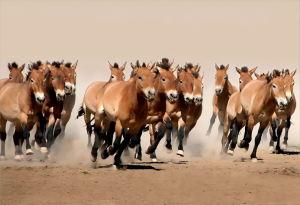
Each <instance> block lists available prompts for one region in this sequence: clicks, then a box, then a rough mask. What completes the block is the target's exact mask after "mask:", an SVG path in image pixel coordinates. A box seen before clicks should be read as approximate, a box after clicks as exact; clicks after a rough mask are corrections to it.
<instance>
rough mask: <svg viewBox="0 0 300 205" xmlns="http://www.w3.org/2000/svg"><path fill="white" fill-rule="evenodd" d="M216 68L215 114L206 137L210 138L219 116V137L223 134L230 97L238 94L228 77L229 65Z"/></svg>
mask: <svg viewBox="0 0 300 205" xmlns="http://www.w3.org/2000/svg"><path fill="white" fill-rule="evenodd" d="M215 68H216V70H217V73H216V74H215V86H216V87H215V94H214V96H213V114H212V116H211V119H210V125H209V128H208V130H207V133H206V136H210V133H211V129H212V126H213V124H214V123H215V119H216V117H217V116H218V118H219V121H220V125H219V128H218V137H219V136H220V135H221V134H220V133H221V132H222V125H224V119H225V112H226V107H227V103H228V100H229V98H230V96H231V95H232V94H233V93H235V92H237V91H238V89H237V88H236V87H235V86H233V85H232V84H231V83H230V82H229V79H228V75H227V73H226V71H227V70H228V68H229V65H227V66H226V67H225V66H224V65H221V66H220V68H219V67H218V66H217V64H215Z"/></svg>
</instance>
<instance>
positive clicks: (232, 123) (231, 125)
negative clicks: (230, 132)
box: [230, 117, 236, 129]
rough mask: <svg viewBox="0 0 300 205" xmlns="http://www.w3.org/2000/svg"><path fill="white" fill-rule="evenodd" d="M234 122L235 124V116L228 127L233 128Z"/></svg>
mask: <svg viewBox="0 0 300 205" xmlns="http://www.w3.org/2000/svg"><path fill="white" fill-rule="evenodd" d="M234 124H236V117H235V118H234V119H233V120H232V121H231V124H230V129H233V125H234Z"/></svg>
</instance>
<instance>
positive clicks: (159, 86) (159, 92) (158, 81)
mask: <svg viewBox="0 0 300 205" xmlns="http://www.w3.org/2000/svg"><path fill="white" fill-rule="evenodd" d="M153 87H154V89H155V90H156V92H157V93H156V95H158V96H160V99H162V98H163V99H162V100H163V101H165V100H166V94H165V92H164V91H163V89H162V83H161V75H159V74H158V76H156V77H155V80H154V83H153ZM155 99H156V98H155ZM155 99H154V100H155Z"/></svg>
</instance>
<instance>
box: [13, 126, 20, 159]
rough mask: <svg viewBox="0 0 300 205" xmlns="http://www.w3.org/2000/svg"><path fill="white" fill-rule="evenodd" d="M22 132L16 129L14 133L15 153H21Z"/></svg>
mask: <svg viewBox="0 0 300 205" xmlns="http://www.w3.org/2000/svg"><path fill="white" fill-rule="evenodd" d="M21 134H22V133H19V132H17V131H15V133H14V135H13V139H14V144H15V155H21Z"/></svg>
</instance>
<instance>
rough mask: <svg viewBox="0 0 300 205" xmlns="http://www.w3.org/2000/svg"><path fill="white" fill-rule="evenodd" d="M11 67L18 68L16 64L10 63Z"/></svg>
mask: <svg viewBox="0 0 300 205" xmlns="http://www.w3.org/2000/svg"><path fill="white" fill-rule="evenodd" d="M11 67H13V68H15V69H18V68H19V66H18V64H17V63H16V62H12V64H11Z"/></svg>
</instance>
